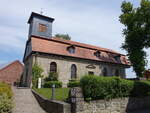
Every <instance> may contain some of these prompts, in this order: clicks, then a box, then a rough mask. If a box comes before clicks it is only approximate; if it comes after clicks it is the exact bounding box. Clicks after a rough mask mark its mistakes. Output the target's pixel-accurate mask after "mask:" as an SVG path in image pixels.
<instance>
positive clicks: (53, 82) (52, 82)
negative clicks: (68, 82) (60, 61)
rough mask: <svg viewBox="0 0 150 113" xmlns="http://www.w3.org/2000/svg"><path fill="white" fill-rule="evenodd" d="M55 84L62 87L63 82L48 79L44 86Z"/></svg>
mask: <svg viewBox="0 0 150 113" xmlns="http://www.w3.org/2000/svg"><path fill="white" fill-rule="evenodd" d="M53 84H55V87H56V88H60V87H62V82H60V81H47V82H45V83H44V88H52V85H53Z"/></svg>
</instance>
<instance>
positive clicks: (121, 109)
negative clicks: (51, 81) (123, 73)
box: [70, 88, 150, 113]
mask: <svg viewBox="0 0 150 113" xmlns="http://www.w3.org/2000/svg"><path fill="white" fill-rule="evenodd" d="M70 102H71V104H72V108H71V109H72V113H132V112H133V111H134V112H135V111H139V110H145V109H148V108H150V96H149V97H143V98H118V99H112V100H95V101H89V102H86V101H84V98H83V94H82V90H81V88H72V89H71V91H70Z"/></svg>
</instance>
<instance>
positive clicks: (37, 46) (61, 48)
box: [31, 36, 130, 65]
mask: <svg viewBox="0 0 150 113" xmlns="http://www.w3.org/2000/svg"><path fill="white" fill-rule="evenodd" d="M31 44H32V51H37V52H42V53H49V54H56V55H63V56H71V57H76V58H83V59H89V60H96V61H103V62H111V63H119V64H124V65H130V64H129V62H128V61H127V59H126V58H125V55H123V54H120V53H117V52H115V51H113V50H110V49H105V48H101V47H97V46H93V45H89V44H83V43H79V42H75V41H71V40H64V39H60V38H56V37H55V38H51V39H45V38H40V37H35V36H33V37H32V38H31ZM70 45H73V46H74V47H75V53H74V54H71V53H69V52H68V51H67V47H69V46H70ZM97 50H99V51H100V52H101V54H100V58H97V57H96V56H95V55H94V52H96V51H97ZM116 55H120V56H121V57H120V58H121V62H117V61H116V60H115V59H114V56H116Z"/></svg>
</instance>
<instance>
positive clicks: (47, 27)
mask: <svg viewBox="0 0 150 113" xmlns="http://www.w3.org/2000/svg"><path fill="white" fill-rule="evenodd" d="M53 21H54V18H51V17H47V16H44V15H41V14H38V13H34V12H32V13H31V16H30V18H29V20H28V24H29V38H30V37H31V36H39V37H44V38H51V37H52V23H53Z"/></svg>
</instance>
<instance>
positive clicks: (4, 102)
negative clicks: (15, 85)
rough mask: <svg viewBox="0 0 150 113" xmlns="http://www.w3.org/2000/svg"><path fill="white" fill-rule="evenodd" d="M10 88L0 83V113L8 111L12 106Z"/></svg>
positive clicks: (7, 112)
mask: <svg viewBox="0 0 150 113" xmlns="http://www.w3.org/2000/svg"><path fill="white" fill-rule="evenodd" d="M12 96H13V93H12V90H11V87H10V86H9V85H8V84H5V83H0V113H9V112H10V111H11V110H12V108H13V102H12Z"/></svg>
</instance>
